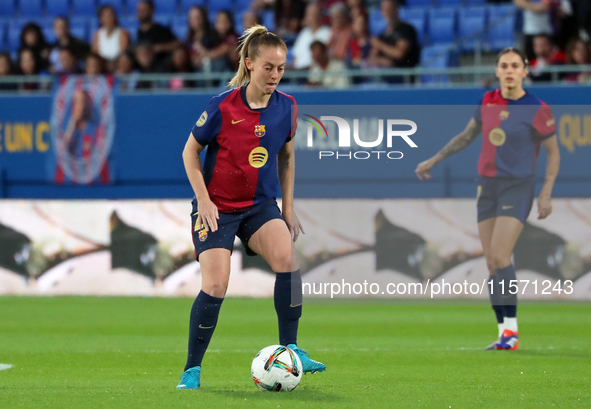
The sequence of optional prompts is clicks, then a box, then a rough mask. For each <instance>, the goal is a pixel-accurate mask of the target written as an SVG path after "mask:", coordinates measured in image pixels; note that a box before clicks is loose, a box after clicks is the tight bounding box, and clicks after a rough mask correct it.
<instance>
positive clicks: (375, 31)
mask: <svg viewBox="0 0 591 409" xmlns="http://www.w3.org/2000/svg"><path fill="white" fill-rule="evenodd" d="M387 25H388V23H386V20H384V18H383V17H382V13H381V11H380V10H379V9H378V10H376V9H374V10H372V11H371V13H370V14H369V32H370V33H371V35H372V36H374V37H376V36H379V35H380V33H381V32H382V31H384V30H385V29H386V26H387Z"/></svg>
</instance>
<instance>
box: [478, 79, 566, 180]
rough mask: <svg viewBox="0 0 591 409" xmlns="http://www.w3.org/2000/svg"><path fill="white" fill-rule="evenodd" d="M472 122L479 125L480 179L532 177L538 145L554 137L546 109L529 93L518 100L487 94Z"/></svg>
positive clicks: (550, 118) (495, 93) (495, 92)
mask: <svg viewBox="0 0 591 409" xmlns="http://www.w3.org/2000/svg"><path fill="white" fill-rule="evenodd" d="M474 119H475V120H476V122H478V123H479V124H481V125H482V150H481V151H480V159H479V160H478V174H479V175H480V176H484V177H512V178H527V177H533V176H535V174H536V170H537V159H538V153H539V151H540V144H541V142H542V141H543V140H544V139H547V138H549V137H551V136H552V135H554V134H555V123H554V118H553V116H552V111H551V109H550V107H549V106H548V105H546V104H545V103H544V102H542V101H540V100H539V99H537V98H536V97H535V96H533V95H532V94H530V93H528V92H526V94H525V95H524V96H523V97H521V98H519V99H518V100H508V99H505V98H503V97H502V95H501V91H500V90H496V91H490V92H487V93H486V94H485V95H484V98H483V99H482V102H481V104H480V106H479V107H478V108H477V109H476V112H475V113H474Z"/></svg>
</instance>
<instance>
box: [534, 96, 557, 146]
mask: <svg viewBox="0 0 591 409" xmlns="http://www.w3.org/2000/svg"><path fill="white" fill-rule="evenodd" d="M532 126H533V128H534V129H535V131H536V133H537V137H538V138H537V139H538V140H540V141H543V140H544V139H548V138H549V137H551V136H552V135H554V134H555V133H556V123H555V122H554V116H553V115H552V110H551V109H550V107H549V106H548V105H546V104H542V106H540V108H539V109H538V112H536V115H535V116H534V120H533V123H532Z"/></svg>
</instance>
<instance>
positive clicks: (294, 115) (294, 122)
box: [285, 99, 298, 142]
mask: <svg viewBox="0 0 591 409" xmlns="http://www.w3.org/2000/svg"><path fill="white" fill-rule="evenodd" d="M291 115H292V120H291V129H290V130H289V133H288V135H287V139H286V140H285V142H289V141H291V140H292V139H293V137H294V136H295V134H296V130H297V129H298V103H297V102H296V101H295V99H294V100H293V109H292V112H291Z"/></svg>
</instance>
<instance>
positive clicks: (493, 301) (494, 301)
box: [488, 275, 503, 325]
mask: <svg viewBox="0 0 591 409" xmlns="http://www.w3.org/2000/svg"><path fill="white" fill-rule="evenodd" d="M491 283H492V284H491ZM491 289H492V292H491ZM488 296H489V298H490V305H491V306H492V309H493V311H494V312H495V315H496V317H497V324H499V325H502V324H503V306H502V305H501V289H500V286H499V282H498V281H497V280H496V277H495V276H493V275H490V276H489V277H488Z"/></svg>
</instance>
